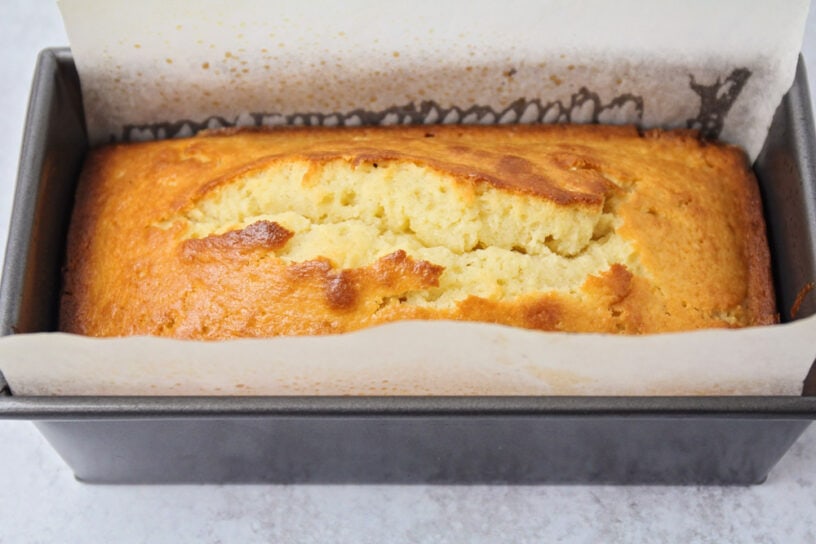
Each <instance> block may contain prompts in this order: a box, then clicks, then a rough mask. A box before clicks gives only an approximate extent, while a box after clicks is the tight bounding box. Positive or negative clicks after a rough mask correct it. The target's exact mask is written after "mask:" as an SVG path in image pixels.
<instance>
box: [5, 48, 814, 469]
mask: <svg viewBox="0 0 816 544" xmlns="http://www.w3.org/2000/svg"><path fill="white" fill-rule="evenodd" d="M814 149H816V140H814V132H813V122H812V117H811V109H810V103H809V94H808V90H807V84H806V77H805V73H804V68H803V66H802V65H801V63H800V67H799V70H798V73H797V78H796V83H795V84H794V86H793V88H792V89H791V91H790V92H789V93H788V95H787V96H786V98H785V100H784V102H783V103H782V105H781V106H780V108H779V110H778V111H777V114H776V117H775V119H774V124H773V127H772V129H771V132H770V136H769V139H768V141H767V143H766V146H765V149H764V151H763V153H762V155H761V156H760V157H759V159H758V160H757V163H756V172H757V174H758V175H759V178H760V182H761V184H762V191H763V193H764V203H765V206H766V210H765V212H766V216H767V218H768V227H769V233H770V240H771V245H772V252H773V258H774V265H775V268H774V272H775V281H776V288H777V292H778V296H779V310H780V313H781V315H782V316H783V318H784V317H785V316H789V315H790V310H791V308H792V306H793V304H794V300H795V298H796V295H797V293H798V292H799V290H800V289H801V288H802V287H803V285H805V284H806V283H807V282H809V281H812V280H813V279H814V277H816V274H815V273H814V272H816V258H815V256H816V247H815V245H814V243H815V239H816V236H814V232H816V196H815V194H814V192H815V191H816V172H815V171H814V162H813V155H812V153H813V150H814ZM86 150H87V141H86V137H85V132H84V127H83V115H82V103H81V100H80V93H79V81H78V78H77V74H76V70H75V68H74V64H73V61H72V58H71V54H70V52H69V51H68V50H66V49H50V50H45V51H43V53H42V54H41V55H40V58H39V63H38V66H37V71H36V76H35V80H34V86H33V91H32V95H31V103H30V107H29V113H28V118H27V122H26V129H25V137H24V141H23V149H22V157H21V163H20V174H19V178H18V180H17V193H16V196H15V200H14V208H13V214H12V224H11V229H10V239H9V244H8V250H7V253H6V260H5V268H4V275H3V283H2V286H0V334H3V335H8V334H14V333H24V332H35V331H51V330H54V329H55V326H56V315H57V314H56V310H57V301H58V293H59V283H60V263H61V262H62V258H63V254H62V252H63V245H64V241H65V232H66V225H67V221H68V217H69V214H70V210H71V201H72V196H71V195H72V192H73V190H74V185H75V181H76V177H77V173H78V171H79V168H80V165H81V161H82V158H83V156H84V154H85V152H86ZM815 311H816V304H814V300H813V298H812V297H809V298H806V299H805V300H804V302H803V304H802V305H801V308H800V311H799V316H800V317H804V316H808V315H811V314H813V313H814V312H815ZM110 364H112V365H115V364H116V361H111V362H110ZM0 388H2V383H0ZM815 416H816V398H813V397H808V396H800V397H341V398H336V397H216V398H204V397H161V398H156V397H153V398H150V397H18V396H15V395H14V394H13V391H10V390H9V389H8V388H6V389H5V391H4V394H3V395H0V417H3V418H18V419H29V420H33V421H34V422H35V424H36V425H37V427H38V428H39V429H40V431H41V432H42V433H43V434H44V435H45V437H46V438H47V439H48V440H49V442H51V444H52V445H53V446H54V448H56V450H57V451H58V452H59V453H60V455H61V456H62V457H63V458H64V459H65V461H66V462H67V463H68V464H69V465H70V466H71V468H72V469H73V471H74V473H75V474H76V476H77V478H79V479H80V480H82V481H86V482H97V483H114V482H115V483H165V482H290V483H291V482H323V483H329V482H336V483H346V482H356V483H364V482H365V483H385V482H390V483H423V482H439V483H477V482H488V483H492V482H505V483H507V482H509V483H527V484H529V483H616V484H635V483H662V484H753V483H758V482H761V481H763V480H764V479H765V477H766V475H767V474H768V471H769V470H770V469H771V468H772V467H773V466H774V465H775V464H776V462H777V461H778V460H779V459H780V458H781V457H782V455H784V454H785V452H786V451H787V450H788V448H789V447H790V446H791V444H793V442H794V441H795V440H796V439H797V437H798V436H799V435H800V434H801V433H802V431H804V430H805V428H806V427H807V426H808V425H809V424H810V420H811V419H813V418H814V417H815Z"/></svg>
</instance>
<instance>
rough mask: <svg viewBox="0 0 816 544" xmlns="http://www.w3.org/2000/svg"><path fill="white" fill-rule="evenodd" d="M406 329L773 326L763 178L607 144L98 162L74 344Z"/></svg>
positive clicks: (321, 136) (663, 142) (66, 319)
mask: <svg viewBox="0 0 816 544" xmlns="http://www.w3.org/2000/svg"><path fill="white" fill-rule="evenodd" d="M400 319H458V320H473V321H487V322H494V323H502V324H506V325H512V326H521V327H527V328H535V329H542V330H561V331H573V332H612V333H631V334H639V333H654V332H664V331H679V330H691V329H698V328H706V327H740V326H750V325H762V324H769V323H773V322H774V321H775V319H776V316H775V306H774V297H773V290H772V284H771V277H770V261H769V254H768V246H767V241H766V238H765V227H764V222H763V219H762V215H761V204H760V201H759V191H758V188H757V184H756V180H755V179H754V177H753V174H752V173H751V171H750V169H749V167H748V165H747V164H746V159H745V157H744V155H743V154H742V152H741V151H740V150H739V149H736V148H734V147H730V146H726V145H721V144H714V143H703V142H701V141H700V140H699V139H698V138H697V136H696V134H695V133H693V132H689V131H650V132H646V133H643V134H641V133H639V132H638V131H637V130H636V129H634V128H632V127H610V126H575V125H547V126H541V125H537V126H498V127H473V126H424V127H380V128H353V129H352V128H311V127H310V128H301V129H298V128H287V129H270V130H257V129H253V130H236V129H231V130H225V131H218V132H211V133H204V134H202V135H200V136H198V137H195V138H188V139H179V140H169V141H161V142H149V143H140V144H120V145H113V146H108V147H103V148H99V149H97V150H94V151H92V152H91V154H90V155H89V157H88V159H87V161H86V164H85V167H84V170H83V173H82V177H81V180H80V184H79V188H78V191H77V197H76V205H75V209H74V215H73V218H72V222H71V227H70V231H69V236H68V248H67V259H66V266H65V278H64V292H63V296H62V305H61V321H60V327H61V329H62V330H65V331H68V332H75V333H80V334H87V335H94V336H122V335H134V334H147V335H162V336H174V337H180V338H198V339H225V338H234V337H263V336H275V335H295V334H327V333H338V332H345V331H351V330H355V329H360V328H363V327H367V326H372V325H377V324H381V323H386V322H390V321H395V320H400Z"/></svg>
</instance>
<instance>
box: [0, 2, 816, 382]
mask: <svg viewBox="0 0 816 544" xmlns="http://www.w3.org/2000/svg"><path fill="white" fill-rule="evenodd" d="M783 6H784V7H783ZM60 7H61V9H62V13H63V16H64V19H65V22H66V27H67V30H68V34H69V38H70V40H71V47H72V50H73V53H74V57H75V61H76V64H77V67H78V70H79V73H80V77H81V81H82V91H83V97H84V101H85V111H86V116H87V121H88V128H89V133H90V135H91V139H92V141H93V142H95V143H100V142H106V141H111V140H140V139H149V138H167V137H177V136H186V135H191V134H193V133H194V132H195V131H196V130H198V129H201V128H215V127H220V126H224V125H278V124H300V125H359V124H396V123H535V122H602V123H635V124H638V125H640V126H643V127H652V126H661V127H667V128H668V127H691V128H697V129H700V130H701V131H702V132H703V133H704V134H705V135H707V136H711V137H719V138H721V139H724V140H726V141H729V142H732V143H736V144H740V145H742V146H743V147H744V148H745V149H746V150H747V152H748V154H749V155H750V157H752V158H753V157H755V156H756V154H757V153H758V152H759V150H760V148H761V146H762V143H763V141H764V139H765V135H766V133H767V129H768V127H769V125H770V122H771V118H772V115H773V112H774V110H775V108H776V107H777V105H778V104H779V101H780V99H781V97H782V96H783V94H784V93H785V92H786V91H787V89H788V88H789V86H790V84H791V82H792V80H793V74H794V70H795V66H796V59H797V54H798V51H799V48H800V45H801V40H802V34H803V28H804V21H805V17H806V12H807V7H808V2H807V0H795V1H788V2H785V3H784V4H783V5H780V3H779V2H774V1H771V0H762V1H750V2H749V1H737V0H718V1H717V2H709V1H703V0H687V1H684V2H671V1H651V2H645V1H635V0H619V1H617V2H607V1H605V0H584V1H577V2H576V1H572V2H568V1H543V0H505V1H503V2H495V1H486V0H471V1H469V2H456V1H445V0H435V1H429V0H414V1H412V2H406V3H395V2H375V1H367V0H346V1H344V2H331V1H328V0H326V1H318V0H313V1H306V2H294V1H279V2H253V1H250V0H231V1H229V2H221V1H214V0H205V1H197V2H192V1H180V0H143V1H141V2H124V1H120V0H117V1H108V2H97V1H93V0H61V2H60ZM814 356H816V318H811V319H805V320H800V321H798V322H795V323H793V324H789V325H778V326H773V327H762V328H750V329H744V330H731V331H701V332H694V333H681V334H665V335H654V336H646V337H620V336H611V335H589V334H562V333H542V332H537V331H528V330H519V329H512V328H508V327H503V326H497V325H488V324H473V323H451V322H403V323H395V324H390V325H385V326H381V327H377V328H373V329H369V330H364V331H359V332H355V333H350V334H345V335H338V336H328V337H318V338H275V339H267V340H240V341H229V342H210V343H205V342H185V341H174V340H166V339H157V338H128V339H104V340H100V339H90V338H82V337H76V336H71V335H65V334H57V333H54V334H36V335H17V336H13V337H9V338H4V339H2V340H1V341H0V370H1V371H2V372H3V373H4V375H5V377H6V379H7V381H8V382H9V384H10V385H11V387H12V390H13V391H14V393H15V394H20V395H35V394H72V395H74V394H76V395H81V394H94V395H98V394H498V395H505V394H609V395H644V394H645V395H648V394H799V393H800V391H801V386H802V380H803V378H804V377H805V375H806V373H807V371H808V369H809V367H810V365H811V363H812V361H813V359H814Z"/></svg>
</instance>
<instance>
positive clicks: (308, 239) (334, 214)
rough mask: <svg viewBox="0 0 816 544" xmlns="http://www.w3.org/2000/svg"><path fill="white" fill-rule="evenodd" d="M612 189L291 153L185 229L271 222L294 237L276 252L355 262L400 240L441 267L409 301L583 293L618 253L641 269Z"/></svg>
mask: <svg viewBox="0 0 816 544" xmlns="http://www.w3.org/2000/svg"><path fill="white" fill-rule="evenodd" d="M616 205H617V202H616V197H611V198H607V200H606V202H605V203H604V204H603V205H590V204H586V205H578V206H575V205H573V206H569V207H567V206H560V205H558V204H556V203H554V202H552V201H550V200H547V199H545V198H542V197H538V196H535V195H527V194H520V193H514V192H510V191H503V190H499V189H497V188H495V187H494V186H492V185H490V184H489V183H487V182H483V181H478V182H475V183H474V182H470V181H467V180H459V179H457V178H456V177H455V176H454V175H451V174H448V173H445V172H441V171H439V170H436V169H433V168H431V167H427V166H423V165H417V164H414V163H410V162H404V161H382V162H377V163H373V162H367V163H366V162H363V163H359V164H353V163H351V162H350V161H347V160H341V159H336V160H330V161H327V162H323V163H314V162H311V163H310V162H307V161H302V160H287V161H278V162H275V163H272V164H270V165H268V166H266V167H264V168H263V169H261V170H258V171H255V172H252V173H250V174H244V175H242V176H239V177H236V179H233V180H229V181H228V182H226V183H223V184H220V185H219V186H217V187H216V188H214V189H212V190H210V191H209V192H208V193H207V194H206V195H204V196H203V197H202V198H200V199H198V200H197V202H196V203H195V205H194V206H193V207H192V208H191V209H188V210H187V211H186V212H185V213H184V215H183V217H176V218H174V219H172V220H170V221H168V222H167V223H165V226H166V225H168V224H169V223H172V222H174V221H178V220H182V221H185V222H186V223H187V224H188V231H187V237H189V238H204V237H207V236H209V235H217V234H222V233H225V232H228V231H232V230H240V229H242V228H244V227H246V226H248V225H250V224H252V223H255V222H257V221H261V220H267V221H272V222H275V223H278V224H279V225H281V226H283V227H285V228H286V229H287V230H289V231H292V232H293V233H294V236H293V237H292V238H291V239H290V240H289V241H288V243H287V244H286V245H285V246H284V247H283V248H281V249H280V250H277V251H275V255H277V256H278V257H279V258H281V259H283V260H284V261H285V262H302V261H309V260H313V259H315V258H317V257H325V258H328V259H330V260H331V261H332V262H333V264H334V265H335V266H336V267H337V268H357V267H363V266H366V265H368V264H371V263H373V262H375V261H376V260H377V259H379V258H380V257H383V256H385V255H388V254H390V253H393V252H395V251H397V250H399V249H402V250H404V251H405V252H406V253H407V254H408V255H410V256H412V257H413V258H415V259H419V260H424V261H428V262H431V263H434V264H437V265H441V266H443V267H444V272H443V274H442V276H441V278H440V281H439V286H438V287H436V288H431V289H429V290H424V291H416V292H412V293H410V294H409V295H408V296H407V301H406V302H408V303H409V304H416V305H420V306H430V307H436V308H443V307H450V306H453V305H454V304H455V302H456V301H459V300H463V299H464V298H466V297H467V296H468V295H476V296H479V297H483V298H487V299H491V300H512V299H514V298H517V297H519V296H520V295H524V294H528V293H539V292H551V291H556V292H570V293H577V292H578V290H579V289H580V287H581V286H582V285H583V284H584V282H585V281H586V280H587V277H588V276H590V275H596V274H599V273H602V272H603V271H605V270H608V269H609V268H610V266H612V265H613V264H615V263H619V264H623V265H625V266H626V267H628V268H629V270H630V271H632V272H635V273H638V272H642V271H641V270H640V267H639V265H638V262H637V258H636V255H635V252H634V249H633V247H632V245H631V244H630V243H629V242H627V241H626V240H624V239H623V238H621V236H620V235H618V234H617V232H616V228H617V227H618V226H619V221H620V219H619V218H617V217H616V216H615V213H614V212H615V207H616Z"/></svg>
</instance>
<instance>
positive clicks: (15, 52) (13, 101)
mask: <svg viewBox="0 0 816 544" xmlns="http://www.w3.org/2000/svg"><path fill="white" fill-rule="evenodd" d="M780 6H784V3H781V4H780ZM65 44H67V39H66V37H65V33H64V30H63V28H62V23H61V21H60V19H59V14H58V12H57V9H56V7H55V5H54V3H53V2H52V1H51V0H34V1H31V0H3V1H2V5H1V6H0V68H1V70H0V73H2V74H3V77H2V78H0V101H1V102H0V103H1V105H2V111H3V112H4V114H5V115H4V116H3V118H2V119H3V125H2V130H0V141H1V142H2V145H0V239H2V240H5V238H6V229H7V223H8V216H9V211H10V208H11V199H12V195H13V183H14V179H15V176H16V169H17V159H18V154H19V149H20V138H21V132H22V126H23V119H24V116H25V108H26V104H27V98H28V91H29V85H30V81H31V75H32V72H33V67H34V61H35V57H36V54H37V52H38V51H39V50H40V49H42V48H43V47H47V46H56V45H65ZM803 51H804V54H805V59H806V61H810V60H812V62H811V65H813V64H814V63H816V15H814V14H812V15H811V16H810V18H809V20H808V30H807V34H806V38H805V45H804V46H803ZM810 86H811V88H816V69H814V70H812V74H811V77H810ZM0 444H2V445H0V475H1V477H2V485H0V543H7V542H9V543H11V542H15V543H16V542H26V543H27V542H32V543H35V542H153V543H164V542H167V543H177V542H201V543H215V542H256V541H257V542H335V541H341V542H357V543H365V542H420V541H423V542H496V541H512V542H539V541H544V542H557V541H563V542H593V543H594V542H632V543H638V542H684V543H686V542H688V543H691V542H711V543H713V542H790V543H796V542H816V427H811V428H810V429H809V430H808V431H806V432H805V434H804V435H803V436H802V437H801V438H800V439H799V441H798V442H797V443H796V444H795V445H794V446H793V448H792V449H791V451H790V452H789V453H788V454H787V455H786V456H785V457H784V459H783V460H782V461H781V462H780V463H779V465H777V467H776V468H775V469H774V470H773V472H772V473H771V474H770V476H769V478H768V480H767V482H766V483H765V484H763V485H761V486H755V487H751V488H720V487H708V488H701V487H604V486H572V487H556V486H521V487H511V486H350V485H339V486H338V485H335V486H318V485H308V486H269V485H252V486H152V487H148V486H89V485H83V484H80V483H77V482H76V481H75V480H74V478H73V475H72V474H71V472H70V470H69V469H68V468H67V467H66V466H65V464H64V463H63V462H62V460H61V459H60V458H59V457H58V456H57V454H56V453H55V452H54V451H53V450H52V449H51V448H50V447H49V446H48V444H47V443H46V442H45V440H44V439H43V438H42V437H41V436H40V435H39V433H38V432H37V431H36V429H35V428H34V427H33V426H32V425H31V424H30V423H27V422H8V421H0Z"/></svg>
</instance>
